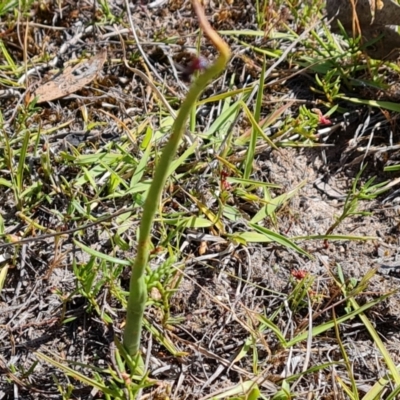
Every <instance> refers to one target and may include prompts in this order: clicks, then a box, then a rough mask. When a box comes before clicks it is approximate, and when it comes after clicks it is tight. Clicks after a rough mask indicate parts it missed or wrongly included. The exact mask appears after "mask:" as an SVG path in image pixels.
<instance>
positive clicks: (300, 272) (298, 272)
mask: <svg viewBox="0 0 400 400" xmlns="http://www.w3.org/2000/svg"><path fill="white" fill-rule="evenodd" d="M290 274H291V275H292V276H293V277H294V278H296V279H297V280H298V281H300V280H302V279H304V278H305V277H306V276H307V271H305V270H304V269H293V270H292V271H291V272H290Z"/></svg>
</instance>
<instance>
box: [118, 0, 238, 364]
mask: <svg viewBox="0 0 400 400" xmlns="http://www.w3.org/2000/svg"><path fill="white" fill-rule="evenodd" d="M192 3H193V8H194V9H195V11H196V14H197V17H198V19H199V22H200V26H201V28H202V29H203V31H204V33H205V34H206V35H207V36H208V37H209V39H210V40H211V41H212V42H213V44H214V46H215V47H216V48H217V49H218V51H219V56H218V58H217V59H216V60H215V62H214V63H213V64H212V65H210V66H209V67H208V68H207V69H206V70H205V71H204V72H203V73H202V74H200V75H199V76H198V77H197V79H196V80H195V81H194V82H193V84H192V85H191V87H190V89H189V92H188V94H187V96H186V98H185V99H184V100H183V102H182V105H181V108H180V110H179V113H178V115H177V117H176V120H175V122H174V125H173V127H172V134H171V136H170V138H169V140H168V143H167V144H166V145H165V147H164V150H163V152H162V155H161V158H160V160H159V162H158V164H157V167H156V170H155V172H154V177H153V182H152V184H151V186H150V190H149V192H148V194H147V197H146V201H145V203H144V207H143V216H142V220H141V223H140V234H139V242H138V249H137V255H136V258H135V260H134V262H133V263H132V275H131V280H130V289H129V299H128V307H127V315H126V326H125V330H124V336H123V345H124V347H125V349H126V350H127V352H128V354H129V355H130V356H132V357H134V356H137V355H138V354H139V346H140V338H141V333H142V323H143V314H144V310H145V306H146V301H147V287H146V283H145V279H144V278H145V276H144V272H145V268H146V265H147V263H148V260H149V250H150V234H151V228H152V225H153V219H154V216H155V213H156V211H157V208H158V206H159V203H160V197H161V193H162V191H163V188H164V186H165V182H166V180H167V177H168V171H169V169H170V165H171V163H172V160H173V159H174V157H175V153H176V151H177V149H178V146H179V143H180V141H181V139H182V135H183V132H184V130H185V126H186V121H187V119H188V117H189V115H190V112H191V109H192V107H194V105H195V104H196V100H197V99H198V97H199V96H200V94H201V93H202V92H203V90H204V89H205V88H206V87H207V85H208V84H209V82H210V81H211V80H212V78H214V77H215V76H216V75H219V74H220V73H222V72H223V71H224V70H225V68H226V65H227V64H228V61H229V59H230V55H231V51H230V48H229V46H228V45H227V44H226V43H225V42H224V41H223V40H222V39H221V37H220V36H219V35H218V34H217V33H216V32H215V31H214V30H213V29H212V28H211V26H210V24H209V23H208V21H207V20H206V17H205V14H204V10H203V8H202V7H201V6H200V4H199V2H198V0H193V1H192Z"/></svg>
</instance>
